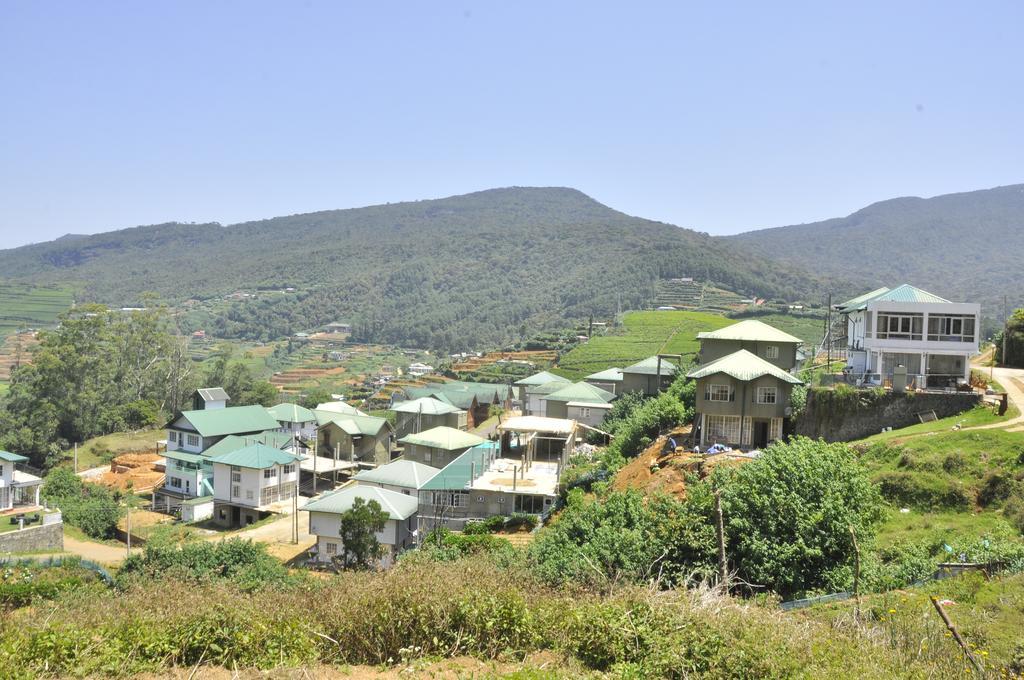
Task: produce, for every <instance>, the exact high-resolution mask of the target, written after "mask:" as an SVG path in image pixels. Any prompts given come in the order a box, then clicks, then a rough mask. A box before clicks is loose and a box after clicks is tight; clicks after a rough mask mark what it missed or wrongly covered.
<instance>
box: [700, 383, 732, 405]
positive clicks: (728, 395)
mask: <svg viewBox="0 0 1024 680" xmlns="http://www.w3.org/2000/svg"><path fill="white" fill-rule="evenodd" d="M704 398H705V399H706V400H707V401H732V390H731V389H729V386H728V385H710V386H709V387H708V390H707V392H705V393H704Z"/></svg>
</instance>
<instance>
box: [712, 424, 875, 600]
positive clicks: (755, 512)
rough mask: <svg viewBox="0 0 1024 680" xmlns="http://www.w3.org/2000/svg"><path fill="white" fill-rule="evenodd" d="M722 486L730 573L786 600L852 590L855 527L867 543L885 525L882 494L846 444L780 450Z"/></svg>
mask: <svg viewBox="0 0 1024 680" xmlns="http://www.w3.org/2000/svg"><path fill="white" fill-rule="evenodd" d="M720 470H721V469H720ZM715 481H716V483H718V484H720V485H721V488H722V507H723V514H724V515H725V522H726V533H727V538H728V557H729V563H730V565H731V566H732V567H733V568H735V569H736V570H737V571H738V572H739V576H740V578H742V579H743V580H745V581H747V582H748V583H755V584H760V585H763V586H765V587H767V588H768V589H769V590H771V591H774V592H776V593H779V594H780V595H783V596H784V597H789V596H792V595H796V594H798V593H803V592H806V591H814V590H820V589H827V590H838V589H840V588H842V587H845V586H846V585H847V584H848V581H849V579H850V569H849V564H850V563H851V562H852V556H853V544H852V538H851V536H850V527H853V528H854V529H855V530H856V532H857V536H858V539H859V540H860V541H862V542H864V543H868V542H870V540H871V538H872V537H873V536H874V532H875V529H876V528H877V526H878V524H879V523H880V522H881V520H882V515H883V510H882V501H881V498H880V497H879V494H878V491H877V489H876V488H875V487H874V486H873V485H872V484H871V482H870V480H869V479H868V476H867V473H866V472H865V470H864V468H863V467H861V465H860V464H859V463H858V462H857V460H856V458H855V457H854V455H853V452H852V451H851V450H850V448H849V447H848V446H846V445H845V444H827V443H825V442H823V441H813V440H810V439H806V438H803V437H800V438H797V439H795V440H792V441H790V442H789V443H778V442H777V443H775V444H772V445H771V446H769V447H768V448H767V449H765V451H764V452H763V453H762V455H761V456H760V457H759V458H758V459H756V460H754V461H752V462H750V463H748V464H746V465H744V466H742V467H740V468H737V469H735V470H733V471H722V472H720V473H719V472H718V471H716V480H715Z"/></svg>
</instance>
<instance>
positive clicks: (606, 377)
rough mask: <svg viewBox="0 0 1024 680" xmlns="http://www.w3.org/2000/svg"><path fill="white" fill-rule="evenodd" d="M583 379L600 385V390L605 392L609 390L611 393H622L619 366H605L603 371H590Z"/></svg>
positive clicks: (597, 385) (596, 385) (594, 384)
mask: <svg viewBox="0 0 1024 680" xmlns="http://www.w3.org/2000/svg"><path fill="white" fill-rule="evenodd" d="M583 380H584V381H585V382H588V383H590V384H591V385H593V386H595V387H600V388H601V389H602V390H604V391H606V392H611V393H612V394H622V369H621V368H614V367H613V368H606V369H605V370H603V371H598V372H597V373H591V374H590V375H588V376H587V377H585V378H584V379H583Z"/></svg>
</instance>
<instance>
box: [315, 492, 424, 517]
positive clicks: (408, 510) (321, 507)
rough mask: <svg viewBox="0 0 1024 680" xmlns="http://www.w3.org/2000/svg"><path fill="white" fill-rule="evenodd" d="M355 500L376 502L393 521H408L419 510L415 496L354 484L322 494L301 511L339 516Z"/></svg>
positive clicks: (349, 507) (348, 508)
mask: <svg viewBox="0 0 1024 680" xmlns="http://www.w3.org/2000/svg"><path fill="white" fill-rule="evenodd" d="M357 498H362V499H363V500H364V501H366V502H367V503H369V502H370V501H377V503H379V504H380V507H381V508H383V509H384V510H386V511H387V513H388V517H389V518H390V519H395V520H404V519H408V518H409V517H411V516H413V515H415V514H416V510H417V509H418V508H419V500H418V499H417V498H416V496H406V495H405V494H404V493H398V492H397V491H391V490H390V489H382V488H380V487H378V486H360V485H358V484H355V485H352V486H346V487H345V488H343V489H339V490H338V491H332V492H331V493H327V494H324V495H323V496H321V497H320V498H317V499H315V500H312V501H310V502H309V503H306V505H305V506H303V508H302V509H303V510H306V511H308V512H329V513H332V514H336V515H340V514H341V513H343V512H346V511H348V510H350V509H351V508H352V504H353V503H355V501H356V499H357Z"/></svg>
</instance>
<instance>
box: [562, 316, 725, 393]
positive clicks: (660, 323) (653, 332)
mask: <svg viewBox="0 0 1024 680" xmlns="http://www.w3.org/2000/svg"><path fill="white" fill-rule="evenodd" d="M622 321H623V325H622V327H621V328H617V329H613V330H612V331H609V333H608V334H607V335H603V336H599V337H595V338H594V339H592V340H590V341H589V342H587V343H585V344H583V345H581V346H579V347H577V348H575V349H573V350H572V351H570V352H569V353H568V354H566V355H565V356H564V357H562V358H561V360H560V361H559V362H558V367H557V369H556V370H555V371H554V372H555V373H558V374H560V375H563V376H565V377H567V378H572V379H576V380H578V379H581V378H583V377H584V376H586V375H589V374H590V373H595V372H597V371H601V370H604V369H606V368H610V367H612V366H618V367H620V368H621V367H625V366H628V365H630V364H633V363H636V362H637V361H640V360H641V359H646V358H647V357H649V356H651V355H653V354H658V353H663V354H683V355H689V356H688V358H690V359H692V355H693V354H695V353H696V351H697V350H698V349H699V347H700V345H699V343H698V342H697V333H699V332H701V331H710V330H715V329H716V328H722V327H723V326H728V325H729V324H732V323H735V321H734V320H733V319H727V318H726V317H724V316H719V315H717V314H709V313H706V312H667V311H662V312H650V311H648V312H627V313H626V314H625V315H623V320H622Z"/></svg>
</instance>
